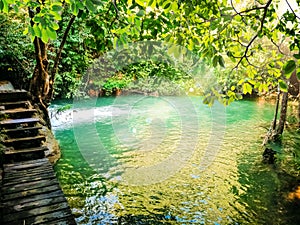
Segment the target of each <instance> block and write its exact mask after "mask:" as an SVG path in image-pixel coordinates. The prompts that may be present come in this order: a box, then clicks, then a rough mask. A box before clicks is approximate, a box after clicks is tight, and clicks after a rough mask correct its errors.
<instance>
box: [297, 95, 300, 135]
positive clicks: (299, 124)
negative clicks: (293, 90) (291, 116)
mask: <svg viewBox="0 0 300 225" xmlns="http://www.w3.org/2000/svg"><path fill="white" fill-rule="evenodd" d="M299 92H300V91H299ZM297 97H298V128H299V129H300V93H299V94H298V96H297Z"/></svg>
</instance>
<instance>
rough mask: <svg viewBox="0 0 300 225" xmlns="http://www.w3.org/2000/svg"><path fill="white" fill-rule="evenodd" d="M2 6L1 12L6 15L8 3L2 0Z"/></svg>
mask: <svg viewBox="0 0 300 225" xmlns="http://www.w3.org/2000/svg"><path fill="white" fill-rule="evenodd" d="M1 2H2V4H3V6H2V11H3V12H5V13H8V3H7V1H6V0H2V1H1Z"/></svg>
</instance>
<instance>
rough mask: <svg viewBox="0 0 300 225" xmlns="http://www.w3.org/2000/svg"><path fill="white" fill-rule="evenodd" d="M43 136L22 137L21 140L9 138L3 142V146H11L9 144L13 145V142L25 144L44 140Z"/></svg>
mask: <svg viewBox="0 0 300 225" xmlns="http://www.w3.org/2000/svg"><path fill="white" fill-rule="evenodd" d="M45 139H46V138H45V136H43V135H38V136H35V137H22V138H11V139H8V140H3V143H4V144H11V143H15V142H25V141H26V142H27V141H36V140H45Z"/></svg>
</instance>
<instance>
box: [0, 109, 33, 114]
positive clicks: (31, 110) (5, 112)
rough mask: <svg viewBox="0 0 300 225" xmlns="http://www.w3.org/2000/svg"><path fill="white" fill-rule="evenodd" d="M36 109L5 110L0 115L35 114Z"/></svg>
mask: <svg viewBox="0 0 300 225" xmlns="http://www.w3.org/2000/svg"><path fill="white" fill-rule="evenodd" d="M35 112H37V111H36V109H24V108H15V109H6V110H2V111H0V114H15V113H35Z"/></svg>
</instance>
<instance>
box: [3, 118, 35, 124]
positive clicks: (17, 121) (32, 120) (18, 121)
mask: <svg viewBox="0 0 300 225" xmlns="http://www.w3.org/2000/svg"><path fill="white" fill-rule="evenodd" d="M39 121H40V120H39V119H38V118H23V119H7V120H2V121H0V125H11V124H22V123H37V122H39Z"/></svg>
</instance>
